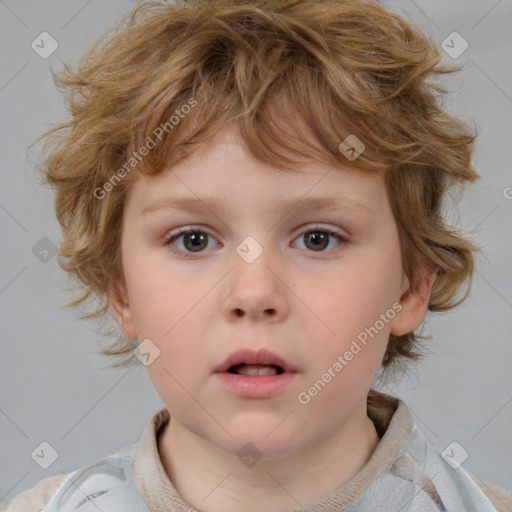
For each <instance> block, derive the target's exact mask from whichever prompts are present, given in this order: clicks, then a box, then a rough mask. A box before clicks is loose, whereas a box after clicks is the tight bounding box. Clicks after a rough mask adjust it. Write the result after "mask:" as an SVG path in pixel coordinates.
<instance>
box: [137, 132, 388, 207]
mask: <svg viewBox="0 0 512 512" xmlns="http://www.w3.org/2000/svg"><path fill="white" fill-rule="evenodd" d="M290 153H291V152H290ZM295 159H296V156H295ZM129 196H130V197H129V198H128V200H129V201H130V202H135V203H136V205H137V209H138V211H139V213H141V214H142V213H147V212H148V211H152V210H155V209H157V208H162V207H166V206H167V207H170V206H175V207H181V208H182V209H187V208H188V209H189V210H190V211H199V210H200V209H201V208H205V207H216V208H220V209H222V208H223V206H224V205H225V204H235V203H240V206H244V205H245V206H247V207H249V205H261V206H268V205H276V206H280V207H283V206H284V207H291V206H293V204H294V203H297V204H299V203H300V205H301V206H303V207H305V208H306V207H307V208H310V209H312V210H314V209H315V208H317V209H323V210H329V209H331V210H332V209H336V208H338V207H340V206H343V207H344V209H351V210H353V211H360V212H363V211H364V210H371V209H372V207H373V206H378V205H379V204H380V203H381V202H382V199H383V196H385V185H384V180H383V177H382V175H379V174H377V173H371V172H368V171H362V170H360V169H357V168H354V167H349V166H339V165H338V166H333V165H327V164H325V163H323V162H319V161H315V160H311V159H309V160H307V159H304V160H302V161H300V162H299V163H298V164H297V165H296V166H294V168H293V169H281V168H278V167H275V166H272V165H270V164H268V163H265V162H262V161H261V160H259V159H258V158H256V157H255V156H254V155H253V154H252V153H251V151H250V150H249V149H248V148H247V146H246V144H245V143H244V141H243V140H242V138H241V136H240V135H239V133H238V132H237V131H236V130H235V129H233V128H232V127H228V126H226V127H224V128H223V129H222V130H220V131H219V132H218V133H217V134H216V135H215V137H212V138H211V139H210V140H208V141H206V142H203V143H200V144H197V146H196V149H195V151H194V152H193V153H192V154H191V155H190V156H189V157H188V158H186V159H184V160H182V161H181V162H179V163H178V164H177V165H174V166H172V167H171V166H165V167H164V169H163V170H162V171H161V172H160V173H159V174H157V175H154V176H151V177H148V176H142V175H139V176H138V177H137V180H136V181H135V183H134V184H133V187H132V189H131V190H130V191H129Z"/></svg>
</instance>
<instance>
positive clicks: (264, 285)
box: [222, 251, 289, 323]
mask: <svg viewBox="0 0 512 512" xmlns="http://www.w3.org/2000/svg"><path fill="white" fill-rule="evenodd" d="M266 253H267V254H266ZM275 261H276V260H275V258H271V257H270V254H269V251H263V253H262V254H261V255H260V256H259V257H258V258H257V259H256V260H255V261H253V262H252V263H247V262H246V261H244V260H243V259H241V258H240V259H239V261H237V262H236V264H235V267H234V268H233V270H232V272H230V277H229V279H230V282H229V290H228V293H227V296H226V297H225V299H224V303H223V307H222V309H223V314H224V316H225V317H226V318H227V319H228V320H229V321H231V322H235V321H239V319H241V318H244V317H246V318H247V319H249V320H253V321H258V320H266V321H271V322H273V323H275V322H281V321H283V320H284V319H285V318H286V317H287V315H288V311H289V303H288V298H287V290H288V287H287V285H286V277H285V275H284V273H283V271H282V269H280V268H279V267H278V266H277V265H276V263H275Z"/></svg>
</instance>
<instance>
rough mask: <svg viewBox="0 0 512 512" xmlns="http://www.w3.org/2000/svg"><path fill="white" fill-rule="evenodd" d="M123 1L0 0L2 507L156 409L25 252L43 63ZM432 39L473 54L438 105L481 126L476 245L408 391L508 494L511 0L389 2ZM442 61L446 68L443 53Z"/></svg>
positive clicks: (421, 416) (42, 194)
mask: <svg viewBox="0 0 512 512" xmlns="http://www.w3.org/2000/svg"><path fill="white" fill-rule="evenodd" d="M135 3H136V2H135V1H134V0H131V1H128V0H115V1H112V0H111V1H109V2H100V1H99V0H89V1H75V0H72V1H70V0H66V1H64V0H60V1H59V0H47V1H45V2H40V1H36V0H30V1H27V0H25V1H18V2H15V1H14V0H5V1H0V16H1V28H2V30H1V36H0V37H1V45H2V46H1V47H2V49H3V52H2V62H1V75H0V108H1V111H0V118H1V119H2V137H1V138H0V141H1V155H2V159H1V173H2V187H1V190H0V222H1V229H2V259H1V266H0V315H1V316H0V320H1V343H2V345H1V350H2V354H1V359H0V365H1V373H0V375H1V402H0V429H1V436H2V452H1V456H0V472H1V473H0V475H1V476H0V480H1V481H0V499H2V501H9V500H10V499H12V498H13V497H14V496H15V495H16V494H18V493H19V492H21V491H23V490H24V489H27V488H29V487H32V486H33V485H35V484H36V483H37V482H38V481H39V480H41V479H42V478H44V477H47V476H51V475H54V474H58V473H59V472H63V471H70V470H72V469H76V468H78V467H81V466H82V465H84V464H86V463H89V462H91V461H93V460H96V459H98V458H101V457H104V456H107V455H109V454H111V453H112V452H114V451H116V450H118V449H120V448H122V447H123V446H126V445H128V444H131V443H133V442H136V441H137V440H138V439H139V437H140V435H141V433H142V430H143V428H144V426H145V424H146V422H147V421H148V419H149V418H150V417H151V415H152V414H153V413H155V412H156V411H157V410H159V409H160V408H161V407H163V403H162V402H161V400H160V398H159V396H158V395H157V394H156V392H155V391H154V389H153V386H152V384H151V381H150V379H149V377H148V375H147V371H146V369H145V368H144V367H143V366H142V365H141V366H140V367H139V368H137V369H132V370H111V369H108V368H106V369H105V368H104V367H106V365H107V362H108V361H107V360H106V359H104V358H101V357H100V356H99V355H97V353H96V351H97V347H98V339H97V336H96V334H95V332H94V330H93V328H94V325H93V324H92V323H88V322H86V321H80V320H79V318H78V316H79V314H78V311H76V310H72V309H63V308H62V306H63V304H64V303H65V302H66V301H67V300H68V299H69V295H66V294H65V293H64V292H62V291H61V289H62V288H63V287H64V286H65V285H66V280H65V275H64V272H63V271H62V270H61V269H60V268H59V267H58V265H57V258H56V257H53V258H51V259H50V260H49V261H47V262H46V263H44V262H42V261H40V260H39V259H38V258H37V257H36V256H35V255H34V254H33V252H32V248H33V246H34V245H35V244H36V243H37V242H38V241H39V240H40V239H41V238H43V237H47V238H49V239H50V240H52V241H53V243H55V244H56V245H58V244H59V242H60V240H61V235H60V229H59V226H58V223H57V221H56V219H55V216H54V212H53V196H52V194H51V192H50V191H49V190H46V189H44V188H42V187H40V186H39V185H38V184H37V182H36V181H35V173H34V170H33V169H32V166H31V164H30V162H29V161H28V160H27V159H26V150H27V146H28V144H29V143H30V142H31V141H33V140H34V138H35V137H36V136H37V135H39V134H40V133H41V132H42V131H44V130H46V129H47V128H49V127H50V126H51V125H52V124H54V123H57V122H60V121H62V120H63V119H64V116H65V112H64V109H63V101H62V97H61V96H60V94H59V93H58V92H57V90H56V89H55V87H54V85H53V82H52V79H51V75H50V66H53V67H54V68H55V69H60V67H61V64H60V60H63V61H64V62H71V63H72V62H75V61H76V59H77V58H78V57H79V56H80V55H81V54H82V53H83V52H84V51H85V50H86V49H87V48H88V47H89V45H90V44H91V43H92V42H93V41H94V40H96V38H97V37H98V36H99V35H101V33H102V32H103V31H104V29H105V28H107V27H109V26H111V25H112V24H113V23H114V22H116V21H117V20H119V19H120V18H121V17H122V16H123V15H124V14H126V13H127V12H128V11H129V10H130V8H131V7H132V6H133V5H135ZM387 5H388V6H390V7H391V8H392V9H394V10H397V11H398V12H400V13H402V14H403V15H404V16H405V17H407V18H409V19H410V20H412V21H413V22H414V23H416V24H417V25H419V26H421V27H422V28H423V29H424V30H426V31H428V32H429V33H431V34H432V35H433V37H434V38H435V40H436V42H437V44H438V46H439V47H441V42H442V41H443V40H444V39H445V38H446V37H447V36H448V35H449V34H451V33H452V32H453V31H457V32H458V33H460V34H461V35H462V36H463V37H464V39H465V40H467V41H468V43H469V48H468V49H467V50H466V51H465V52H464V53H463V54H462V55H461V56H460V57H459V58H458V59H457V62H460V63H463V64H464V70H463V71H462V72H461V73H459V74H458V75H457V76H454V77H451V78H450V79H449V80H448V81H447V83H448V85H449V86H450V88H451V89H452V90H453V89H457V90H456V92H455V93H453V94H451V95H450V96H448V97H447V99H446V106H447V108H448V109H449V110H450V111H452V112H454V113H456V114H458V115H460V116H463V117H464V118H465V119H470V120H473V121H474V122H475V123H476V126H477V127H478V131H479V139H478V144H477V148H476V153H475V160H474V163H475V166H476V169H477V170H478V172H480V173H481V175H482V179H481V181H480V182H479V183H478V184H477V185H475V186H473V187H471V188H470V189H469V190H468V192H467V194H466V195H465V198H464V200H463V202H462V203H461V206H460V209H459V213H458V214H457V213H455V212H454V213H453V215H452V217H453V219H454V221H456V222H457V223H458V225H459V226H461V227H462V228H464V229H466V230H468V231H471V232H472V233H473V236H474V239H475V240H476V242H477V243H478V244H479V245H480V246H481V247H482V248H483V251H482V255H481V256H480V257H479V259H478V264H477V271H476V274H475V280H474V285H473V289H472V292H471V295H470V297H469V298H468V299H467V301H466V302H465V303H464V304H463V305H462V306H460V307H459V308H457V309H455V310H454V311H453V312H450V313H447V314H443V315H428V317H427V321H428V326H429V327H428V329H427V332H430V333H431V334H432V336H433V338H434V339H433V340H432V345H431V347H432V350H433V351H434V354H433V355H431V356H429V357H427V358H426V359H425V361H424V363H423V364H421V365H420V366H418V368H417V369H416V370H415V371H414V372H412V373H411V374H410V375H409V376H408V377H406V378H404V379H403V380H402V381H401V382H400V384H398V385H392V386H381V388H382V390H383V391H385V392H388V393H391V394H395V395H396V396H399V397H401V398H402V399H403V400H404V401H405V402H406V403H407V404H408V406H409V407H410V408H411V410H412V412H413V414H414V418H415V420H416V421H417V422H418V424H419V425H420V427H422V428H423V430H424V431H425V433H426V434H427V436H428V437H429V438H430V439H431V441H432V442H433V443H435V444H436V445H437V446H439V447H440V448H442V449H443V448H445V447H446V446H447V445H448V444H450V443H451V442H452V441H457V442H458V443H460V444H461V445H462V446H463V447H464V448H465V449H466V450H467V452H468V453H469V457H468V459H467V460H466V462H465V463H464V464H463V466H464V467H465V468H467V469H470V470H473V471H475V472H476V473H477V474H479V475H480V476H481V477H482V478H486V479H488V480H490V481H493V482H495V483H497V484H499V485H501V486H503V487H506V488H508V489H512V463H511V460H512V442H511V433H512V429H511V425H512V421H511V420H512V372H511V370H510V366H511V364H510V363H511V359H512V357H511V356H512V343H511V341H512V340H511V338H512V335H511V332H512V272H511V263H512V258H511V256H512V254H511V253H512V251H511V247H512V243H511V234H512V231H511V225H512V199H507V198H506V195H507V190H509V192H510V194H509V197H510V196H511V195H512V190H510V189H507V187H512V173H511V163H510V162H511V160H512V140H511V134H512V116H511V113H512V59H511V53H512V32H511V31H510V27H511V26H512V2H511V0H500V1H496V0H485V1H484V0H472V1H469V0H457V1H455V0H450V1H447V0H421V1H420V0H417V1H414V2H412V1H398V0H395V1H393V2H391V1H390V2H387ZM43 31H47V32H49V33H50V34H51V35H52V36H53V37H54V38H55V39H56V40H57V41H58V43H59V47H58V49H57V50H56V51H55V52H54V53H53V54H52V55H51V56H50V58H48V59H47V60H44V59H42V58H41V57H39V56H38V55H37V54H36V53H35V52H34V51H33V50H32V48H31V42H32V41H33V40H34V39H35V38H36V37H37V36H38V35H39V34H40V33H41V32H43ZM446 60H447V62H453V60H452V59H451V58H450V57H448V56H446ZM43 441H47V442H49V443H50V444H51V445H52V446H53V447H54V448H55V449H56V450H57V452H58V454H59V457H58V458H57V460H56V461H55V462H54V463H53V464H52V465H51V466H50V467H49V468H48V469H46V470H44V469H41V468H40V467H39V466H38V465H36V463H35V462H34V461H33V460H32V458H31V453H32V452H33V451H34V450H35V448H36V447H38V446H39V445H40V443H41V442H43Z"/></svg>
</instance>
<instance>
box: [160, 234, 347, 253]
mask: <svg viewBox="0 0 512 512" xmlns="http://www.w3.org/2000/svg"><path fill="white" fill-rule="evenodd" d="M315 232H322V233H327V234H328V235H331V236H334V237H335V238H337V239H338V241H339V242H340V244H339V245H338V246H337V247H335V248H334V249H331V250H330V251H325V250H323V251H308V252H313V253H315V252H318V253H319V254H322V253H324V252H330V253H336V252H337V251H338V250H340V249H341V248H342V247H343V245H344V244H346V243H347V239H346V238H345V237H344V236H342V235H341V234H340V233H338V232H336V231H333V230H332V229H329V228H325V227H323V226H312V227H311V228H309V229H307V230H305V231H302V232H300V233H299V234H298V236H297V237H296V238H295V239H298V238H300V237H301V236H304V235H305V234H307V233H315ZM190 233H202V234H205V235H208V236H210V237H212V238H215V237H214V236H213V235H212V234H210V233H208V231H204V230H203V229H199V228H183V229H179V230H177V231H175V232H174V233H170V234H169V235H167V236H166V237H165V239H164V241H163V245H164V246H165V247H167V248H168V249H169V250H170V251H171V252H173V253H174V254H178V255H179V256H180V257H182V258H183V259H186V260H192V259H197V258H198V257H200V254H201V252H204V251H200V252H198V253H196V254H194V253H189V252H184V251H182V250H180V249H176V248H175V247H173V245H172V242H174V241H175V240H177V239H179V238H180V237H181V236H183V235H186V234H190Z"/></svg>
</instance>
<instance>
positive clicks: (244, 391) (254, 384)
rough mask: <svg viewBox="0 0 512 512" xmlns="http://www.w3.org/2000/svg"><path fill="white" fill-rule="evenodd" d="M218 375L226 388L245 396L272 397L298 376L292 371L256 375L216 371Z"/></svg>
mask: <svg viewBox="0 0 512 512" xmlns="http://www.w3.org/2000/svg"><path fill="white" fill-rule="evenodd" d="M216 375H217V376H218V378H219V380H220V382H221V384H222V385H223V386H224V387H225V388H226V389H228V390H229V391H231V392H232V393H235V394H236V395H239V396H243V397H245V398H270V397H272V396H274V395H276V394H277V393H279V391H281V390H282V389H283V388H285V387H286V386H287V385H288V384H290V383H291V382H292V381H293V380H294V379H295V377H296V376H297V374H296V373H292V372H284V373H280V374H279V375H259V376H256V377H250V376H248V375H237V374H236V373H229V372H222V373H216Z"/></svg>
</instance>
